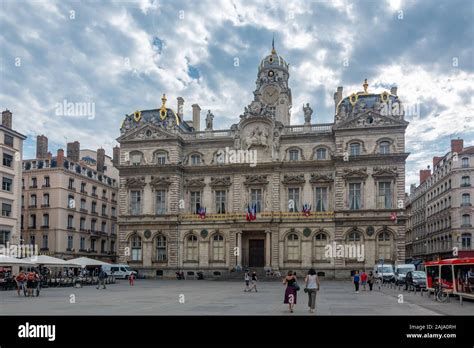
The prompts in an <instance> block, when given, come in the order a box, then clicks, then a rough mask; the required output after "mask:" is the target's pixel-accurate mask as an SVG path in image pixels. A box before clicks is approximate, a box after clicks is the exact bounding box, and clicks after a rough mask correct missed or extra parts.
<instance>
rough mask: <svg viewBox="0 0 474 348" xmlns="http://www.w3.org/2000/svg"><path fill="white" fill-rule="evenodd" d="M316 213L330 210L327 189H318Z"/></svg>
mask: <svg viewBox="0 0 474 348" xmlns="http://www.w3.org/2000/svg"><path fill="white" fill-rule="evenodd" d="M315 207H316V211H326V210H327V208H328V189H327V187H316V204H315Z"/></svg>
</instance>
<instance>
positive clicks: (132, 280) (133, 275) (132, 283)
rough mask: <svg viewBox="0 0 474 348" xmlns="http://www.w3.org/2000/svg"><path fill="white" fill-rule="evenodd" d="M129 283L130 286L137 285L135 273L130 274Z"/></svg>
mask: <svg viewBox="0 0 474 348" xmlns="http://www.w3.org/2000/svg"><path fill="white" fill-rule="evenodd" d="M128 281H129V283H130V286H134V285H135V273H132V274H130V276H129V277H128Z"/></svg>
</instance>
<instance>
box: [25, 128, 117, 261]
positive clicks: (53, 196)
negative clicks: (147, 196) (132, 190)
mask: <svg viewBox="0 0 474 348" xmlns="http://www.w3.org/2000/svg"><path fill="white" fill-rule="evenodd" d="M83 154H84V153H83ZM85 155H86V156H83V157H85V159H83V157H81V150H80V144H79V142H77V141H76V142H72V143H68V144H67V156H65V154H64V150H63V149H59V150H57V154H56V156H52V154H51V153H49V152H48V138H46V137H45V136H43V135H40V136H38V137H37V150H36V158H35V159H29V160H24V161H23V195H22V236H23V238H24V239H25V240H27V241H29V243H31V244H36V245H38V246H39V249H40V253H43V254H49V255H53V256H56V257H60V258H64V259H71V258H75V257H80V256H87V257H91V258H96V259H101V260H104V261H109V262H114V261H115V260H116V256H117V255H116V253H117V194H118V183H117V180H116V178H113V177H111V176H109V175H108V172H111V173H112V175H114V174H113V173H114V172H113V170H111V169H112V168H111V166H106V165H105V163H106V157H105V150H103V149H99V150H97V153H96V155H95V156H94V163H91V161H90V158H91V157H90V156H89V155H90V154H88V153H85Z"/></svg>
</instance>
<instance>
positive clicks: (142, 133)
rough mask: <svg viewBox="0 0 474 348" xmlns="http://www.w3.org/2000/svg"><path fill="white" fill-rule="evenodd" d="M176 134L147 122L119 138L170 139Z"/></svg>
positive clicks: (121, 139) (125, 139)
mask: <svg viewBox="0 0 474 348" xmlns="http://www.w3.org/2000/svg"><path fill="white" fill-rule="evenodd" d="M175 137H176V136H175V135H174V134H172V133H170V132H169V131H167V130H165V129H164V128H162V127H159V126H156V125H151V124H147V125H144V126H143V127H139V128H137V129H135V130H133V131H131V132H129V133H128V134H124V135H122V136H121V137H120V138H119V139H117V140H118V141H119V142H120V141H127V140H153V139H168V138H175Z"/></svg>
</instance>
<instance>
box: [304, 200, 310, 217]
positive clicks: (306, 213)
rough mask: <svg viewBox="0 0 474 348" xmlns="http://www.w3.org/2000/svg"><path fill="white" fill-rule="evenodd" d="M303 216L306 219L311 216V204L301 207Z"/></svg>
mask: <svg viewBox="0 0 474 348" xmlns="http://www.w3.org/2000/svg"><path fill="white" fill-rule="evenodd" d="M303 215H304V216H306V217H308V216H310V215H311V204H308V203H305V204H304V205H303Z"/></svg>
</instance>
